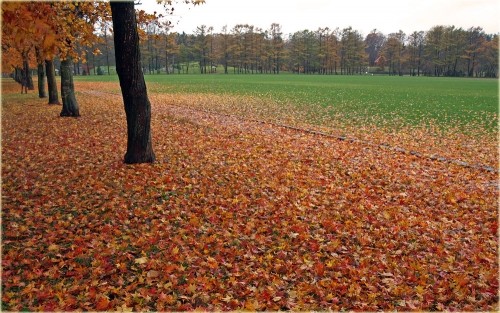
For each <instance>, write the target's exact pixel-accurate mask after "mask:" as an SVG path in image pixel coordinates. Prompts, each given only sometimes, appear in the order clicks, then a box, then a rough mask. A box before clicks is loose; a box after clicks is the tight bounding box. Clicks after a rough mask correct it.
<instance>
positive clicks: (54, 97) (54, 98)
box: [45, 60, 61, 104]
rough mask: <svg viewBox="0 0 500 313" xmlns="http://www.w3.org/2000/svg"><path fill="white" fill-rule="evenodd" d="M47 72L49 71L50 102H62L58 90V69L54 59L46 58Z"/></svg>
mask: <svg viewBox="0 0 500 313" xmlns="http://www.w3.org/2000/svg"><path fill="white" fill-rule="evenodd" d="M45 72H46V73H47V85H48V87H49V104H61V103H60V102H59V93H58V92H57V82H56V70H55V68H54V61H53V60H45Z"/></svg>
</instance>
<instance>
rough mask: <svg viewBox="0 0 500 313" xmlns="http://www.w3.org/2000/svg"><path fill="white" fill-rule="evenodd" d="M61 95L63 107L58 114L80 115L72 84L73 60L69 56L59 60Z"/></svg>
mask: <svg viewBox="0 0 500 313" xmlns="http://www.w3.org/2000/svg"><path fill="white" fill-rule="evenodd" d="M61 97H62V102H63V108H62V111H61V114H60V116H72V117H78V116H80V108H79V107H78V102H76V97H75V85H74V84H73V61H72V60H71V57H69V56H68V57H67V58H66V60H63V61H61Z"/></svg>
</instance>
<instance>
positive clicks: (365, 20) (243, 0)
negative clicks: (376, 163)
mask: <svg viewBox="0 0 500 313" xmlns="http://www.w3.org/2000/svg"><path fill="white" fill-rule="evenodd" d="M138 8H139V9H143V10H145V11H148V12H152V11H155V10H156V11H158V12H163V11H162V10H163V8H162V7H161V6H158V5H157V4H156V0H142V5H140V6H138ZM174 11H175V15H174V16H172V17H170V19H171V20H172V22H173V23H174V25H175V27H174V29H173V30H174V31H177V32H183V31H184V32H186V33H193V32H194V30H195V29H196V27H197V26H201V25H206V26H213V27H214V31H215V32H220V31H221V29H222V27H223V26H224V25H227V26H228V30H230V29H231V28H233V27H234V26H235V25H236V24H250V25H254V26H256V27H260V28H262V29H269V28H270V26H271V24H272V23H278V24H280V25H281V26H282V31H283V33H284V34H289V33H293V32H295V31H301V30H304V29H308V30H312V31H314V30H317V29H318V28H319V27H329V28H330V29H335V28H337V27H339V28H340V29H342V28H346V27H348V26H352V28H353V29H354V30H358V31H359V32H361V33H362V34H363V35H364V36H366V35H367V34H368V33H369V32H370V31H371V30H372V29H374V28H376V29H378V30H379V31H381V32H382V33H384V34H386V35H388V34H389V33H393V32H397V31H399V30H400V29H401V30H403V31H404V32H405V33H407V34H409V33H411V32H413V31H420V30H424V31H426V30H429V29H430V28H431V27H432V26H435V25H455V26H456V27H462V28H465V29H466V28H469V27H471V26H480V27H482V28H483V29H484V31H485V32H486V33H498V32H500V29H499V28H500V27H499V26H500V25H499V20H500V0H206V3H205V4H203V5H201V6H196V7H193V6H192V5H189V6H188V5H185V4H177V5H176V6H175V10H174Z"/></svg>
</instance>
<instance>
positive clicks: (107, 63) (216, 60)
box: [75, 20, 499, 78]
mask: <svg viewBox="0 0 500 313" xmlns="http://www.w3.org/2000/svg"><path fill="white" fill-rule="evenodd" d="M139 27H140V32H141V53H142V65H143V70H144V73H145V74H159V73H164V74H174V73H175V74H185V73H202V74H210V73H215V72H217V73H236V74H257V73H262V74H264V73H265V74H279V73H281V72H289V73H297V74H328V75H359V74H367V73H368V74H388V75H412V76H421V75H425V76H448V77H487V78H495V77H498V44H499V43H498V34H487V33H485V32H484V31H483V29H482V28H481V27H471V28H469V29H462V28H456V27H454V26H434V27H432V28H431V29H429V30H427V31H415V32H413V33H411V34H405V33H404V32H402V31H399V32H396V33H391V34H388V35H386V34H383V33H381V32H380V31H377V30H376V29H374V30H373V31H371V32H370V33H369V34H368V35H366V37H363V36H362V35H361V33H360V32H358V31H357V30H354V29H352V28H351V27H348V28H344V29H338V28H336V29H330V28H318V29H317V30H315V31H311V30H303V31H298V32H295V33H293V34H287V35H285V34H283V32H282V31H281V26H280V25H279V24H272V25H271V27H270V28H269V29H261V28H258V27H255V26H252V25H246V24H245V25H236V26H234V27H233V28H228V27H224V28H223V29H222V30H221V31H220V32H215V31H214V29H213V27H208V26H205V25H202V26H199V27H197V29H196V30H195V31H194V32H193V34H186V33H177V32H174V31H172V29H171V28H170V27H168V25H167V26H165V25H162V23H160V22H159V21H158V20H156V21H153V22H148V23H142V24H140V25H139ZM99 37H100V42H98V43H96V44H95V45H94V46H93V47H89V48H88V51H82V52H83V53H84V54H85V53H86V55H87V60H88V62H86V63H85V64H83V63H75V72H76V74H83V75H86V74H99V75H106V74H110V73H114V71H113V67H114V47H113V38H112V34H111V32H110V27H104V28H102V29H101V33H100V34H99ZM96 49H98V51H100V52H101V54H97V55H94V54H93V53H92V52H93V51H96Z"/></svg>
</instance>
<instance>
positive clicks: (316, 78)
mask: <svg viewBox="0 0 500 313" xmlns="http://www.w3.org/2000/svg"><path fill="white" fill-rule="evenodd" d="M78 80H84V81H93V80H102V81H117V77H116V76H90V77H78ZM146 81H147V82H148V83H149V85H148V87H149V90H150V91H152V92H157V93H179V94H185V93H207V94H218V95H221V94H231V95H245V96H253V97H260V98H263V99H268V100H270V101H273V102H278V103H291V104H294V105H297V106H300V107H308V106H312V105H313V106H317V105H319V106H321V107H323V108H326V109H327V111H328V112H329V113H330V114H331V115H336V116H342V117H343V118H344V119H346V120H348V121H349V123H355V124H359V125H361V124H365V123H367V122H376V123H377V124H378V125H382V124H390V125H393V126H400V125H421V124H426V123H427V124H428V123H429V122H432V123H437V124H439V125H440V127H443V128H447V127H456V126H460V127H461V128H462V129H463V130H464V131H467V128H469V127H470V125H474V127H473V128H475V129H477V127H480V128H483V129H484V130H487V131H496V129H497V127H498V80H492V79H464V78H443V77H440V78H437V77H407V76H405V77H389V76H377V75H375V76H371V75H364V76H324V75H292V74H280V75H251V74H248V75H234V74H229V75H223V74H215V75H201V74H198V75H146Z"/></svg>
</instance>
